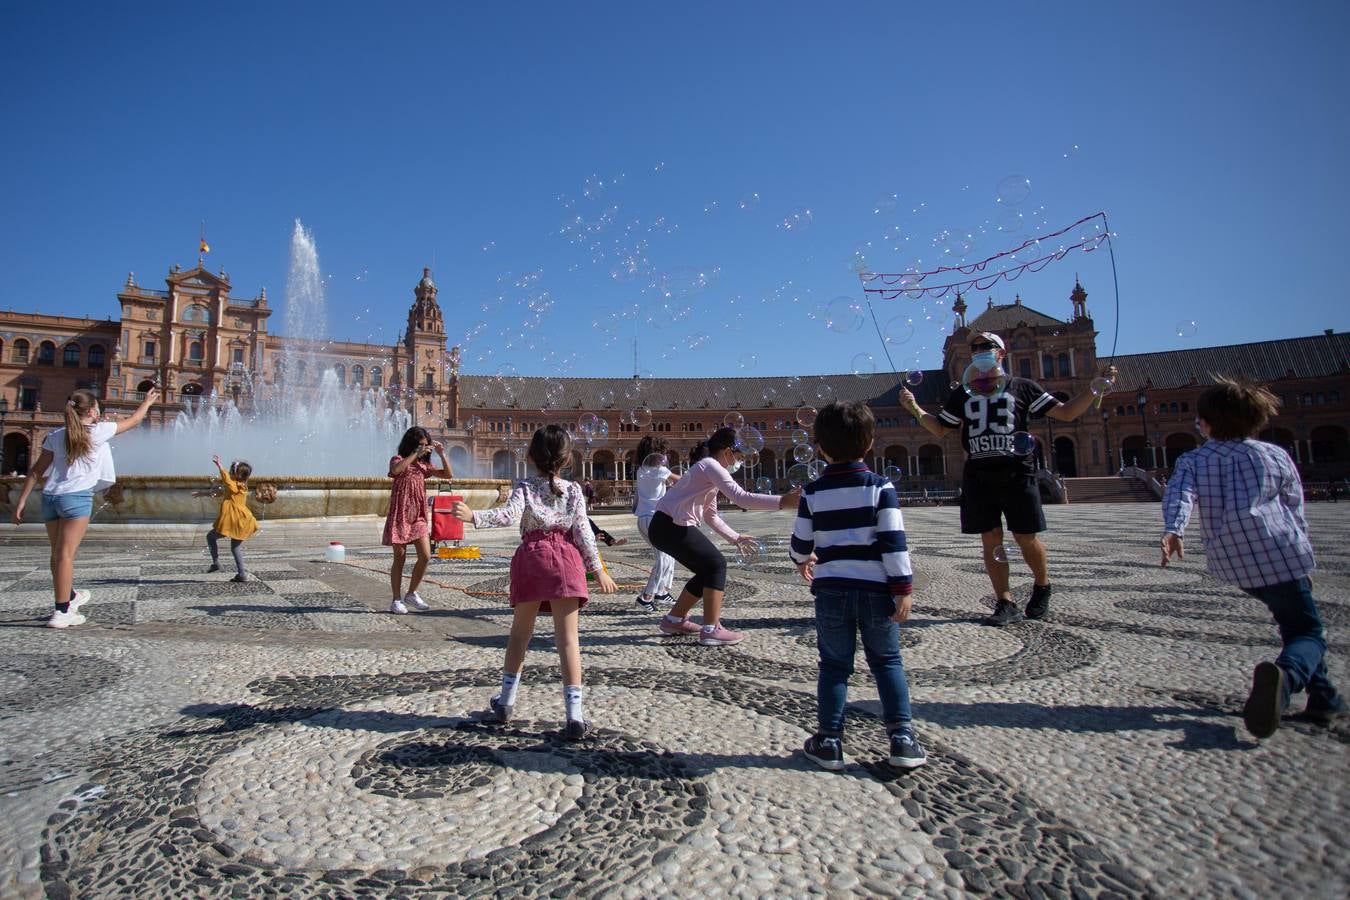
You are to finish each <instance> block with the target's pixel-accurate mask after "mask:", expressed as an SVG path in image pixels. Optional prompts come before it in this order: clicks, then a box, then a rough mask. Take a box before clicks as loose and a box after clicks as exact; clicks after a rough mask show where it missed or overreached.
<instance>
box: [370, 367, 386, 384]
mask: <svg viewBox="0 0 1350 900" xmlns="http://www.w3.org/2000/svg"><path fill="white" fill-rule="evenodd" d="M370 386H371V387H373V388H377V387H384V371H383V370H382V369H381V368H380V367H379V366H371V367H370Z"/></svg>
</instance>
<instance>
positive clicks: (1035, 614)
mask: <svg viewBox="0 0 1350 900" xmlns="http://www.w3.org/2000/svg"><path fill="white" fill-rule="evenodd" d="M1049 611H1050V607H1049V606H1046V607H1045V608H1044V609H1033V608H1032V607H1030V606H1028V607H1027V611H1026V612H1024V613H1022V618H1024V619H1043V618H1045V614H1046V613H1048V612H1049Z"/></svg>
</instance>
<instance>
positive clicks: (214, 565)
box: [206, 563, 220, 575]
mask: <svg viewBox="0 0 1350 900" xmlns="http://www.w3.org/2000/svg"><path fill="white" fill-rule="evenodd" d="M219 571H220V563H211V565H210V567H208V568H207V570H206V572H207V574H208V575H209V574H210V573H212V572H219Z"/></svg>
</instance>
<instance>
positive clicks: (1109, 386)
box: [1088, 378, 1116, 397]
mask: <svg viewBox="0 0 1350 900" xmlns="http://www.w3.org/2000/svg"><path fill="white" fill-rule="evenodd" d="M1115 386H1116V383H1115V382H1114V381H1112V380H1111V379H1110V378H1094V379H1092V384H1091V385H1089V386H1088V390H1090V391H1092V396H1094V397H1105V396H1106V395H1107V394H1109V393H1111V391H1112V390H1113V389H1114V388H1115Z"/></svg>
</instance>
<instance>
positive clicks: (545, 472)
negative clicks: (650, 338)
mask: <svg viewBox="0 0 1350 900" xmlns="http://www.w3.org/2000/svg"><path fill="white" fill-rule="evenodd" d="M529 457H530V462H532V463H534V468H535V470H536V471H537V472H538V473H539V474H538V475H536V476H534V477H533V478H526V479H524V480H523V481H518V482H516V484H515V487H513V488H512V489H511V496H510V497H509V498H508V499H507V501H506V505H505V506H502V507H498V508H497V509H492V510H487V511H479V512H474V511H473V510H471V509H469V507H468V505H467V504H465V503H456V504H455V507H454V510H453V514H454V516H455V518H457V519H459V520H460V521H462V522H472V523H473V525H474V527H475V528H501V527H504V526H508V525H514V524H515V523H516V522H519V523H520V546H519V547H518V548H516V552H515V555H514V556H512V557H511V610H512V619H511V637H510V639H509V640H508V641H507V644H506V664H505V666H503V671H502V688H501V692H500V693H498V694H497V695H496V696H494V697H492V698H491V700H489V702H488V705H489V711H488V713H487V716H488V718H489V719H490V720H493V721H496V722H507V721H509V720H510V719H511V716H512V715H513V714H514V712H515V707H516V694H517V691H518V690H519V688H520V673H521V670H522V669H523V668H524V666H525V651H526V649H527V648H528V647H529V645H530V637H531V635H533V634H534V619H535V616H536V615H537V614H538V613H539V612H540V611H541V610H542V611H543V612H551V613H552V614H553V636H554V643H556V644H557V646H558V662H559V663H560V665H561V667H562V682H563V704H564V706H565V708H566V715H567V724H566V726H565V728H564V731H563V734H564V737H566V738H567V739H568V740H570V741H577V740H581V739H582V738H584V737H585V736H586V735H587V734H589V733H590V731H591V723H590V722H588V721H586V718H585V715H584V713H583V709H582V703H581V645H580V641H579V639H578V638H577V619H578V612H579V611H580V610H581V607H583V606H585V605H586V601H587V600H589V599H590V596H589V591H588V590H587V587H586V572H588V571H589V572H593V573H595V581H596V584H597V585H598V586H599V588H600V593H602V594H612V593H614V592H615V591H616V590H617V588H616V587H615V586H614V581H613V579H611V578H610V577H609V573H608V572H606V571H605V570H604V567H603V566H601V564H600V554H599V553H598V552H597V551H596V549H595V537H594V536H593V535H592V534H591V528H590V524H589V520H588V519H587V518H586V501H585V499H584V498H583V497H582V495H581V488H580V487H579V486H578V485H577V484H576V482H573V481H567V480H565V479H563V478H562V476H561V475H560V473H561V472H562V471H563V469H564V468H566V467H567V466H568V465H569V464H570V462H571V459H572V437H571V435H569V434H568V433H567V431H566V429H564V428H561V427H559V426H557V425H548V426H545V427H544V428H540V429H539V430H538V431H536V432H535V433H534V438H533V439H532V440H531V441H530V450H529Z"/></svg>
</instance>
